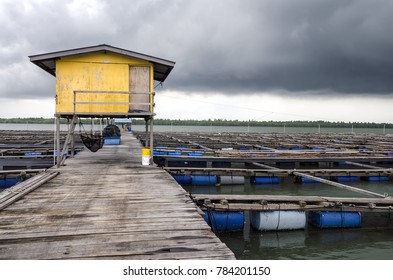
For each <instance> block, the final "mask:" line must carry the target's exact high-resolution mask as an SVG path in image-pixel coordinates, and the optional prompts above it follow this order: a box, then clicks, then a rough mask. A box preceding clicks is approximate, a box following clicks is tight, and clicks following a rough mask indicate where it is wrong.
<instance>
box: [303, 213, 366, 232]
mask: <svg viewBox="0 0 393 280" xmlns="http://www.w3.org/2000/svg"><path fill="white" fill-rule="evenodd" d="M361 218H362V216H361V214H360V212H345V211H342V212H341V211H318V212H316V211H311V212H309V214H308V219H309V223H310V224H312V225H313V226H316V227H319V228H343V227H360V225H361V223H362V222H361V220H362V219H361Z"/></svg>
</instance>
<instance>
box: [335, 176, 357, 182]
mask: <svg viewBox="0 0 393 280" xmlns="http://www.w3.org/2000/svg"><path fill="white" fill-rule="evenodd" d="M336 179H337V182H355V181H359V177H358V176H337V177H336Z"/></svg>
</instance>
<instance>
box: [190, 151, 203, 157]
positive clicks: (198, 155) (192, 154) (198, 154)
mask: <svg viewBox="0 0 393 280" xmlns="http://www.w3.org/2000/svg"><path fill="white" fill-rule="evenodd" d="M188 156H189V157H201V156H203V154H202V153H197V152H191V153H188Z"/></svg>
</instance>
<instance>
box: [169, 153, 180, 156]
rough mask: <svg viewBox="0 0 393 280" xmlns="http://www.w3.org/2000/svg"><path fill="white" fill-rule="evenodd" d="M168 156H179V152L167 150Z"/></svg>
mask: <svg viewBox="0 0 393 280" xmlns="http://www.w3.org/2000/svg"><path fill="white" fill-rule="evenodd" d="M168 156H174V157H178V156H181V152H168Z"/></svg>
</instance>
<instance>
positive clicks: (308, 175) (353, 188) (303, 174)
mask: <svg viewBox="0 0 393 280" xmlns="http://www.w3.org/2000/svg"><path fill="white" fill-rule="evenodd" d="M292 174H293V175H296V176H300V177H305V178H308V179H311V180H314V181H317V182H320V183H324V184H328V185H331V186H334V187H338V188H341V189H345V190H348V191H353V192H357V193H361V194H366V195H370V196H375V197H381V198H384V197H386V195H384V194H379V193H375V192H371V191H367V190H363V189H359V188H355V187H352V186H348V185H344V184H341V183H337V182H333V181H330V180H326V179H322V178H319V177H315V176H312V175H310V174H306V173H301V172H297V171H295V172H292Z"/></svg>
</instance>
